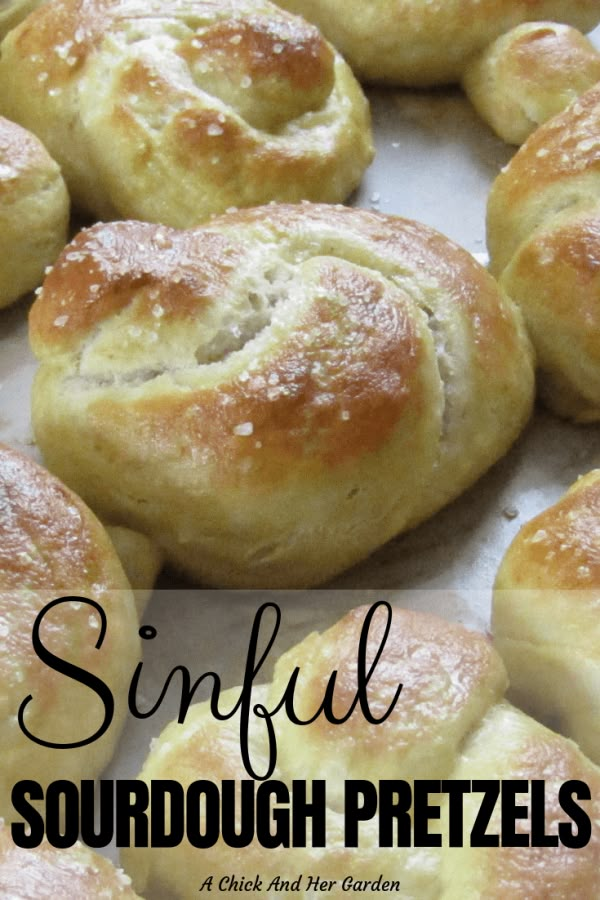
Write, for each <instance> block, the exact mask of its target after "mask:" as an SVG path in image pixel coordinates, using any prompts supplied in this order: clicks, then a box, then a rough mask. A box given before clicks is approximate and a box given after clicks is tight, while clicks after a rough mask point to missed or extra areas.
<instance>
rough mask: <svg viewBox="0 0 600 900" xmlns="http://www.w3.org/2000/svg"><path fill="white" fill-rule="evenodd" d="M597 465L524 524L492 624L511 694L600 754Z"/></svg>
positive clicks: (506, 564) (503, 569)
mask: <svg viewBox="0 0 600 900" xmlns="http://www.w3.org/2000/svg"><path fill="white" fill-rule="evenodd" d="M599 597H600V470H598V469H596V470H595V471H593V472H590V473H589V474H588V475H586V476H584V477H582V478H580V479H579V480H578V481H577V482H576V483H575V484H574V485H573V486H572V487H571V488H570V490H569V491H567V493H566V494H565V495H564V497H562V498H561V499H560V500H559V501H558V502H557V503H556V504H554V505H553V506H551V507H550V508H549V509H547V510H545V511H544V512H542V513H541V514H540V515H538V516H536V517H535V518H534V519H532V520H531V521H530V522H528V523H527V524H526V525H524V526H523V528H522V529H521V531H520V532H519V534H518V535H517V537H516V538H515V540H514V541H513V542H512V544H511V546H510V548H509V549H508V551H507V553H506V555H505V557H504V559H503V560H502V565H501V566H500V569H499V571H498V576H497V578H496V585H495V592H494V606H493V630H494V639H495V642H496V646H497V648H498V650H499V651H500V653H501V655H502V658H503V659H504V662H505V663H506V666H507V669H508V672H509V676H510V681H511V690H512V697H513V698H514V700H515V702H516V703H518V704H519V706H521V707H522V708H523V709H526V710H527V711H528V712H531V713H532V714H533V715H535V716H537V717H539V718H541V719H542V721H545V722H549V723H550V724H552V726H553V727H555V728H556V729H557V730H559V731H562V732H564V733H565V734H567V735H568V736H569V737H571V738H573V740H576V741H577V743H578V744H579V745H580V747H581V748H582V750H583V751H584V753H587V755H588V756H589V757H590V759H593V760H594V761H595V762H596V763H598V762H600V612H599V608H598V601H599Z"/></svg>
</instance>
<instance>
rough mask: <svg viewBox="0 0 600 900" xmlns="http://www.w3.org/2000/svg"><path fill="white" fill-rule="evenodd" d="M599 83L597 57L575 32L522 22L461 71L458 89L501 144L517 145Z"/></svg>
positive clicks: (555, 25) (549, 24)
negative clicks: (461, 87)
mask: <svg viewBox="0 0 600 900" xmlns="http://www.w3.org/2000/svg"><path fill="white" fill-rule="evenodd" d="M597 81H600V53H599V52H598V51H597V50H596V48H595V47H594V45H593V44H592V42H591V41H590V40H588V38H586V37H585V36H584V35H583V34H581V32H580V31H578V30H577V29H576V28H571V27H570V26H569V25H561V24H558V23H557V22H526V23H524V24H522V25H518V26H517V27H516V28H512V29H511V30H510V31H508V32H506V34H503V35H501V37H499V38H498V39H497V40H495V41H494V42H493V43H492V44H490V46H489V47H487V48H486V49H485V50H484V51H483V53H481V54H479V55H477V56H475V57H474V58H473V59H472V60H471V61H470V62H469V64H468V65H467V67H466V68H465V71H464V72H463V77H462V85H463V87H464V89H465V91H466V93H467V96H468V97H469V99H470V100H471V102H472V103H473V105H474V106H475V108H476V109H477V111H478V113H479V114H480V115H481V116H482V117H483V118H484V119H485V120H486V122H487V123H488V124H489V125H490V126H491V127H492V128H493V129H494V131H495V132H496V134H498V135H499V136H500V137H501V138H502V139H503V140H505V141H507V142H508V143H510V144H522V143H523V142H524V141H525V140H526V139H527V138H528V137H529V135H530V134H531V133H532V132H533V131H535V129H536V128H538V127H539V126H540V125H542V124H543V123H544V122H547V121H548V119H550V118H552V116H555V115H557V114H558V113H559V112H562V110H563V109H564V108H565V107H566V106H568V105H569V103H571V102H572V101H573V100H575V99H576V98H577V97H578V96H579V95H580V94H583V93H584V91H586V90H588V88H591V87H593V86H594V85H595V84H596V82H597Z"/></svg>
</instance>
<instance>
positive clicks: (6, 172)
mask: <svg viewBox="0 0 600 900" xmlns="http://www.w3.org/2000/svg"><path fill="white" fill-rule="evenodd" d="M68 224H69V198H68V195H67V189H66V187H65V183H64V181H63V179H62V176H61V174H60V170H59V168H58V166H57V164H56V163H55V162H54V160H53V159H51V158H50V156H49V155H48V153H47V152H46V150H45V148H44V147H43V145H42V144H41V143H40V141H39V140H38V139H37V138H36V137H35V136H34V135H33V134H31V133H30V132H28V131H26V130H25V129H24V128H21V127H20V126H19V125H15V123H14V122H9V121H8V120H7V119H3V118H2V117H0V235H1V238H0V240H1V242H2V258H1V260H0V309H1V308H2V307H4V306H8V305H9V304H10V303H13V302H14V301H15V300H18V298H19V297H21V296H22V295H23V294H26V293H27V292H28V291H31V290H33V288H35V287H37V285H38V284H40V282H41V281H42V278H43V276H44V269H45V268H46V266H49V265H50V264H51V263H53V262H54V260H55V259H56V257H57V256H58V254H59V253H60V251H61V250H62V248H63V247H64V246H65V244H66V243H67V227H68Z"/></svg>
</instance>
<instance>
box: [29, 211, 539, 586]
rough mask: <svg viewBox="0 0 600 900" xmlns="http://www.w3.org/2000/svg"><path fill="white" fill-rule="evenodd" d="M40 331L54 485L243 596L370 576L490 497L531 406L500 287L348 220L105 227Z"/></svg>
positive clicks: (38, 311) (43, 299)
mask: <svg viewBox="0 0 600 900" xmlns="http://www.w3.org/2000/svg"><path fill="white" fill-rule="evenodd" d="M30 326H31V327H30V335H31V341H32V346H33V348H34V352H35V353H36V354H37V355H38V357H39V359H40V360H41V363H42V365H41V368H40V370H39V373H38V376H37V378H36V383H35V387H34V397H33V419H34V427H35V432H36V437H37V440H38V442H39V446H40V447H41V449H42V451H43V453H44V455H45V458H46V460H47V461H48V464H49V465H50V468H51V469H52V470H53V471H56V472H57V473H60V475H61V477H63V478H64V479H65V480H66V481H67V483H69V484H71V485H72V486H73V487H75V488H76V489H77V490H79V491H81V492H82V494H83V496H84V497H85V498H86V499H87V500H88V502H89V503H90V504H91V505H92V507H93V508H95V509H96V510H99V511H101V514H102V515H103V516H104V517H105V518H107V519H108V520H111V519H112V520H115V521H119V522H124V523H127V524H128V525H130V526H131V527H133V528H135V529H136V530H139V531H142V532H144V533H146V534H148V535H150V536H153V537H154V539H155V540H156V541H157V543H159V544H161V545H162V546H163V548H164V549H165V551H166V554H167V557H168V558H170V560H171V561H172V562H174V563H175V564H176V565H177V566H178V567H180V568H181V569H182V570H183V571H185V572H187V573H188V574H189V575H191V576H192V577H194V578H200V579H203V580H207V581H209V582H211V583H216V584H220V585H236V586H250V585H253V586H257V587H262V588H264V587H271V586H280V585H306V584H315V583H318V582H320V581H324V580H325V579H326V578H328V577H330V576H332V575H334V574H335V573H336V572H339V571H340V570H342V569H344V568H345V567H348V566H350V565H352V564H353V563H354V562H356V561H358V560H359V559H361V558H363V557H364V556H366V555H367V554H369V553H370V552H371V551H372V550H373V549H375V548H376V547H378V546H379V545H380V544H382V543H383V542H385V541H386V540H388V539H389V538H390V537H392V536H393V535H395V534H397V533H398V532H399V531H401V530H403V529H406V528H408V527H410V526H412V525H415V524H416V523H417V522H419V521H421V520H422V519H424V518H425V517H427V516H429V515H431V514H432V513H433V512H434V511H436V510H437V509H439V508H440V507H441V506H442V505H443V504H445V503H447V502H448V501H449V500H451V499H452V498H453V497H455V496H456V495H457V494H458V493H460V491H461V490H464V489H465V488H466V487H467V486H468V485H469V484H471V483H472V482H473V481H474V480H475V479H476V478H477V477H478V476H479V475H480V474H481V473H482V472H483V471H485V469H487V468H488V467H489V466H490V465H492V463H493V462H494V461H495V460H497V459H498V458H499V457H500V456H501V455H502V454H503V453H504V452H505V451H506V450H507V449H508V447H509V446H510V444H511V443H512V441H513V440H514V439H515V437H516V436H517V434H518V433H519V431H520V429H521V428H522V426H523V424H524V422H525V421H526V419H527V417H528V415H529V411H530V407H531V392H532V366H531V358H530V353H529V345H528V341H527V339H526V337H525V335H524V332H523V330H522V327H521V323H520V319H519V317H518V316H517V315H516V313H515V310H514V309H513V307H512V306H511V304H510V303H508V302H507V301H506V300H505V299H504V298H503V297H502V295H501V294H500V293H499V292H498V290H497V286H496V285H495V283H494V281H493V279H492V278H491V277H490V276H488V274H487V273H486V272H485V270H484V269H482V268H481V267H480V266H479V265H478V264H477V263H475V261H474V260H473V258H472V257H471V256H470V255H469V254H468V253H466V252H465V251H463V250H461V249H459V248H458V247H457V246H456V245H454V244H453V243H451V242H450V241H449V240H448V239H446V238H444V237H443V236H441V235H439V234H438V233H436V232H434V231H432V230H431V229H429V228H427V227H425V226H423V225H419V224H416V223H413V222H409V221H406V220H402V219H398V218H395V217H391V216H383V215H380V214H376V213H368V212H365V211H359V210H352V209H347V208H343V207H337V208H336V207H328V206H313V205H310V204H302V205H298V206H268V207H264V208H259V209H256V210H248V211H243V212H240V213H237V214H231V215H229V216H224V217H222V218H221V219H217V220H214V221H213V222H212V223H211V224H210V225H208V226H206V227H204V228H198V229H196V230H192V231H188V232H177V231H174V230H171V229H166V228H161V227H157V226H153V225H145V224H142V223H115V224H113V225H108V226H97V227H94V228H92V229H90V230H89V231H87V232H83V233H82V234H80V235H79V236H78V237H77V238H76V239H75V241H74V242H73V243H72V244H71V245H70V246H69V247H68V248H67V250H66V251H65V253H64V254H63V255H62V257H61V258H60V260H59V262H58V263H57V265H56V266H55V267H54V270H53V272H52V273H51V274H50V275H49V276H48V278H47V280H46V283H45V286H44V288H43V292H42V294H41V296H40V297H39V299H38V300H37V302H36V304H35V305H34V307H33V310H32V314H31V319H30Z"/></svg>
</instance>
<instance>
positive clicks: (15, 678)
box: [0, 445, 140, 884]
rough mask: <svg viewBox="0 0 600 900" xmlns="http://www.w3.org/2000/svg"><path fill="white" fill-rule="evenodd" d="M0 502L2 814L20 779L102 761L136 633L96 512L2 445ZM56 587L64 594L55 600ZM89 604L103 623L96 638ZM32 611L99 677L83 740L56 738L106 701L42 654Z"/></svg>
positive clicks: (66, 774)
mask: <svg viewBox="0 0 600 900" xmlns="http://www.w3.org/2000/svg"><path fill="white" fill-rule="evenodd" d="M0 509H1V510H2V515H1V516H0V684H1V685H2V693H1V701H2V703H1V709H2V716H1V717H0V746H1V747H2V769H1V774H0V814H1V815H4V816H6V817H8V816H9V814H12V815H14V810H13V808H12V805H11V799H10V798H11V792H12V789H13V787H14V786H15V784H16V783H17V782H18V781H21V780H24V779H33V780H34V781H36V782H38V783H39V784H40V785H42V786H46V785H47V784H49V783H50V782H51V781H54V780H56V779H60V778H65V779H68V780H72V781H78V780H80V779H81V778H95V777H96V776H97V775H98V774H99V773H100V772H101V771H102V769H103V768H104V766H106V765H107V763H108V761H109V759H110V758H111V756H112V753H113V751H114V747H115V744H116V741H117V738H118V735H119V732H120V728H121V726H122V724H123V721H124V716H125V708H126V696H125V694H124V686H125V685H126V684H127V681H128V679H129V678H131V675H132V673H133V670H134V668H135V666H136V664H137V662H138V659H139V655H140V642H139V638H138V634H137V629H138V619H137V615H136V609H135V603H134V599H133V594H132V592H131V589H130V587H129V584H128V582H127V579H126V577H125V575H124V573H123V570H122V568H121V565H120V562H119V559H118V557H117V554H116V552H115V550H114V548H113V546H112V544H111V543H110V541H109V539H108V537H107V535H106V533H105V532H104V529H103V528H102V526H101V525H100V523H99V522H98V520H97V519H96V518H95V516H93V515H92V513H91V512H90V510H89V509H87V507H86V506H85V505H84V504H83V503H82V502H81V500H80V499H79V498H78V497H76V496H75V495H74V494H73V493H72V492H71V491H69V490H68V489H67V488H66V487H65V486H64V485H63V484H61V483H60V482H59V481H58V480H57V479H56V478H54V477H53V476H51V475H50V474H49V473H48V472H46V471H44V470H43V469H42V468H41V467H40V466H38V465H37V464H36V463H34V462H33V461H32V460H30V459H28V458H27V457H25V456H23V455H22V454H20V453H18V452H16V451H15V450H11V449H9V448H8V447H6V446H4V445H0ZM64 597H71V598H74V599H73V600H71V601H68V602H66V601H65V602H55V601H59V600H61V598H64ZM90 601H93V603H95V604H97V605H96V606H94V605H93V603H92V602H90ZM98 606H100V608H101V609H102V610H103V611H104V614H105V617H106V634H105V636H104V639H103V640H102V641H101V642H100V645H99V646H96V643H97V641H98V640H99V637H100V635H101V634H102V618H101V614H100V610H99V609H98ZM38 620H39V640H40V642H41V646H42V650H47V651H49V652H51V653H53V654H55V655H56V656H58V657H60V659H61V660H65V661H66V662H68V663H69V664H72V665H76V666H79V667H80V669H85V670H86V671H88V672H90V673H92V674H93V675H95V676H96V677H97V678H100V679H102V680H103V681H104V682H105V684H106V685H107V686H108V687H109V689H110V690H111V692H112V694H113V697H114V700H115V714H114V718H113V719H112V722H111V724H110V726H109V727H108V730H105V732H104V734H102V735H99V737H98V739H97V740H95V741H93V742H92V743H89V744H87V745H85V746H80V747H74V748H72V749H68V748H65V747H64V745H66V744H69V743H78V742H80V741H83V740H86V739H87V738H88V737H91V736H92V735H93V734H94V733H96V732H97V731H98V730H99V728H100V726H101V724H102V723H103V720H104V718H105V712H106V710H105V706H104V705H103V702H102V700H101V698H100V697H99V696H97V695H96V694H95V692H94V691H93V690H92V689H91V688H90V687H89V686H87V685H86V684H84V683H83V682H80V681H78V680H75V679H74V678H73V677H70V676H68V675H67V674H66V673H63V672H61V671H59V670H58V669H55V668H53V667H51V666H50V665H49V664H48V659H47V658H45V657H44V656H43V655H41V653H40V651H39V649H38V647H37V646H36V645H35V643H34V631H35V627H36V622H38ZM28 697H29V700H27V698H28ZM21 714H22V715H21ZM21 722H22V723H23V724H24V726H25V729H26V730H27V732H28V734H26V733H25V730H24V728H23V727H22V725H21ZM31 735H32V736H33V737H31ZM40 741H43V742H45V743H44V744H42V743H40ZM47 744H57V745H61V746H60V747H56V748H54V747H49V746H46V745H47ZM0 869H1V865H0ZM0 879H1V876H0ZM1 883H2V882H1V880H0V884H1Z"/></svg>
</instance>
